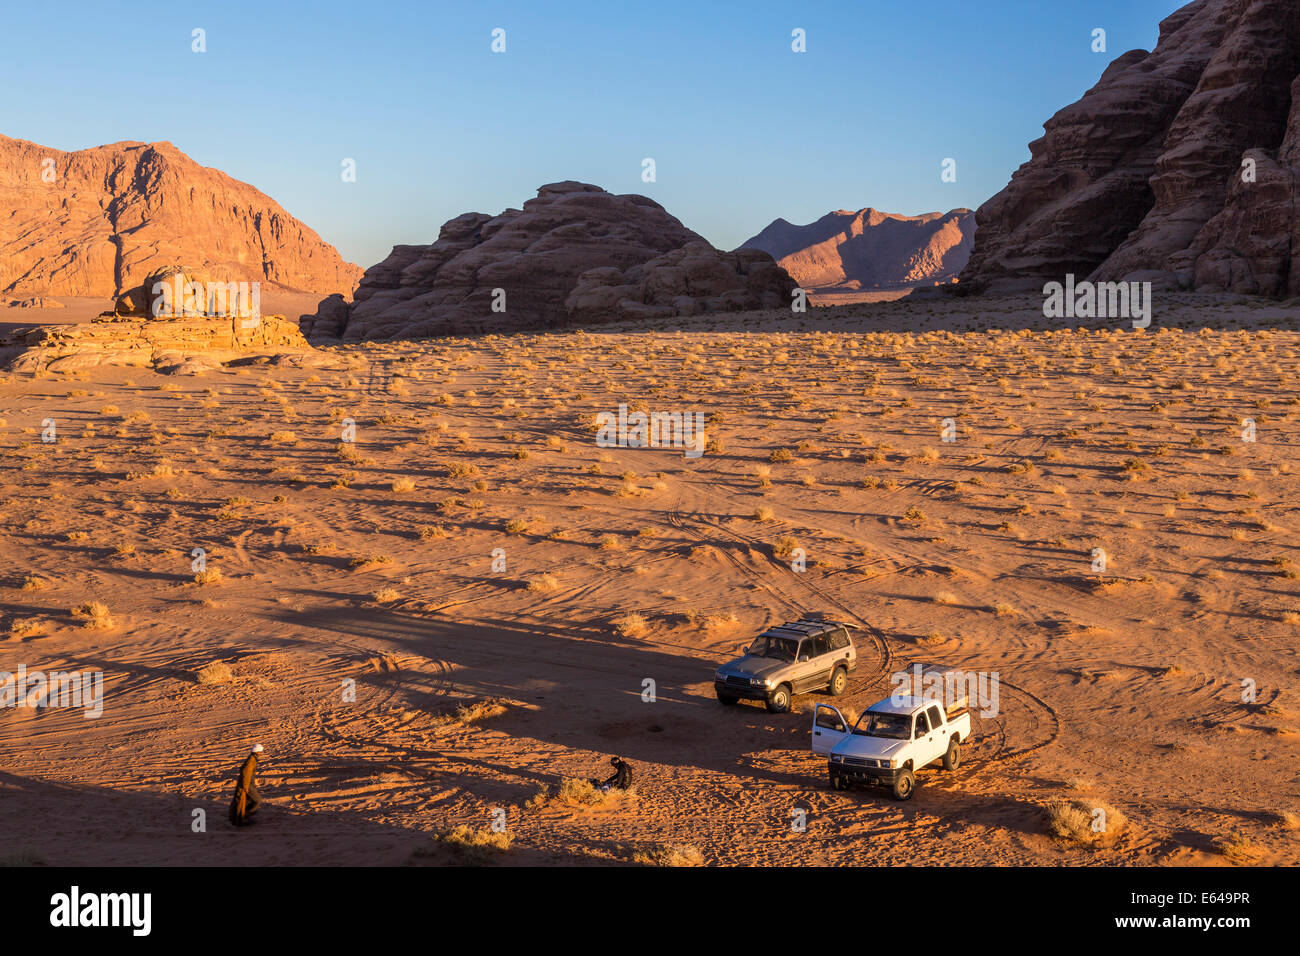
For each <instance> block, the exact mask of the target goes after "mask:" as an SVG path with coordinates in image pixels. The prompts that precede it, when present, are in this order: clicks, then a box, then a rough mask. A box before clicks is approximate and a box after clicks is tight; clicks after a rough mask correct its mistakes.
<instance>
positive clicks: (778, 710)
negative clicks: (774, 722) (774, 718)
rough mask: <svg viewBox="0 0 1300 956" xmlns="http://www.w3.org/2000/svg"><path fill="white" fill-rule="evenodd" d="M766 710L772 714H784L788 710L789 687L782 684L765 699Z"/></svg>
mask: <svg viewBox="0 0 1300 956" xmlns="http://www.w3.org/2000/svg"><path fill="white" fill-rule="evenodd" d="M767 709H768V710H769V711H771V712H772V713H774V714H784V713H785V712H786V711H788V710H789V709H790V687H789V686H788V685H786V684H782V685H781V686H780V687H778V688H777V689H776V690H774V691H772V693H771V695H770V696H769V697H768V698H767Z"/></svg>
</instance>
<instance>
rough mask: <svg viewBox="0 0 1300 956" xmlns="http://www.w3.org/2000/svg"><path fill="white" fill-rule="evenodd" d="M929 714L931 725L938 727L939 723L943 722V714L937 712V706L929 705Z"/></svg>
mask: <svg viewBox="0 0 1300 956" xmlns="http://www.w3.org/2000/svg"><path fill="white" fill-rule="evenodd" d="M929 714H930V726H931V727H938V726H939V725H940V724H942V723H943V715H941V714H940V713H939V708H938V707H935V706H931V707H930V709H929Z"/></svg>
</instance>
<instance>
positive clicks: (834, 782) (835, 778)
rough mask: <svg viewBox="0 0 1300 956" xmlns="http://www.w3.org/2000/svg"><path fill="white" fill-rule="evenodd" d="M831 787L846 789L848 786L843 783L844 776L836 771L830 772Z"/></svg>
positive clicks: (833, 788)
mask: <svg viewBox="0 0 1300 956" xmlns="http://www.w3.org/2000/svg"><path fill="white" fill-rule="evenodd" d="M831 789H832V790H847V789H848V787H847V786H846V785H845V783H844V778H843V777H841V776H840V775H839V774H838V773H832V774H831Z"/></svg>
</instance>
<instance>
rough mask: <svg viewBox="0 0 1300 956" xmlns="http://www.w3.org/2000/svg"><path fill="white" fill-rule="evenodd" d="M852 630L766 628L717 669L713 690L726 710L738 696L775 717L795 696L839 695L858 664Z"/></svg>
mask: <svg viewBox="0 0 1300 956" xmlns="http://www.w3.org/2000/svg"><path fill="white" fill-rule="evenodd" d="M850 629H853V630H856V629H857V625H854V624H845V623H842V622H840V621H826V620H809V619H806V618H805V619H800V620H798V621H793V622H791V623H789V624H782V625H781V626H779V627H770V628H768V629H767V630H766V631H764V632H763V633H762V634H760V635H758V637H756V638H755V639H754V642H753V643H752V644H750V645H749V646H748V647H744V648H742V649H741V656H740V657H737V658H735V659H734V660H730V661H728V662H727V663H725V664H723V665H722V666H721V667H719V668H718V669H717V671H716V672H715V673H714V675H713V689H714V692H715V693H716V694H717V697H718V700H719V701H720V702H722V703H723V704H726V705H728V706H730V705H732V704H735V703H736V702H737V701H739V700H740V699H742V698H744V699H746V700H761V701H763V702H764V703H766V704H767V709H768V710H770V711H772V712H773V713H777V714H783V713H785V712H786V711H788V710H789V709H790V702H791V699H792V698H793V697H794V695H795V694H803V693H807V692H808V691H813V690H825V691H826V692H827V693H829V694H830V695H831V696H832V697H838V696H840V695H841V694H843V693H844V691H845V690H846V689H847V688H848V686H849V673H850V672H852V671H853V670H856V669H857V666H858V652H857V648H855V647H854V646H853V638H852V637H850V636H849V631H850Z"/></svg>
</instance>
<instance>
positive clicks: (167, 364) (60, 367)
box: [0, 313, 316, 374]
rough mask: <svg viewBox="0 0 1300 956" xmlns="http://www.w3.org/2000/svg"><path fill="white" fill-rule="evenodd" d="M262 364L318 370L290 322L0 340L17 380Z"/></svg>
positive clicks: (177, 324)
mask: <svg viewBox="0 0 1300 956" xmlns="http://www.w3.org/2000/svg"><path fill="white" fill-rule="evenodd" d="M256 360H265V361H274V362H279V363H285V362H290V363H293V364H313V363H314V362H315V361H316V356H315V355H314V354H313V350H312V349H311V348H310V346H308V344H307V340H306V339H305V338H303V335H302V332H301V330H300V329H299V328H298V324H297V323H296V322H291V321H289V320H288V319H286V318H285V317H284V316H282V315H263V316H257V317H243V318H241V317H238V316H230V317H224V318H217V317H210V316H178V317H176V318H171V319H155V318H149V319H146V318H142V317H139V316H120V315H113V314H111V313H109V314H107V315H103V316H100V317H99V318H98V319H95V320H94V321H92V322H87V323H80V324H76V325H41V326H32V327H29V328H23V329H17V330H15V331H12V332H9V333H8V334H7V335H6V336H5V337H4V338H2V339H0V366H3V367H4V368H6V369H7V370H8V371H11V372H72V371H78V370H81V369H87V368H94V367H95V366H99V365H133V366H142V367H148V368H153V369H154V370H155V371H159V372H163V373H167V374H176V373H193V372H199V371H203V370H206V369H211V368H218V367H221V366H223V365H229V364H234V363H240V362H249V361H256Z"/></svg>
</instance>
